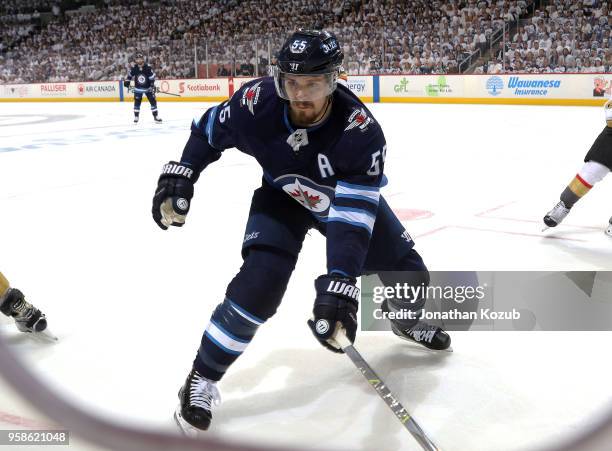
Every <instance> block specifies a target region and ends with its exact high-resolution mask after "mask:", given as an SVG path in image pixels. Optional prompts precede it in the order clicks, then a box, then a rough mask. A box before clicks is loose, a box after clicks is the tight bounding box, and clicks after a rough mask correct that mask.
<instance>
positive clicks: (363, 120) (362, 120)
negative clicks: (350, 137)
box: [344, 108, 374, 132]
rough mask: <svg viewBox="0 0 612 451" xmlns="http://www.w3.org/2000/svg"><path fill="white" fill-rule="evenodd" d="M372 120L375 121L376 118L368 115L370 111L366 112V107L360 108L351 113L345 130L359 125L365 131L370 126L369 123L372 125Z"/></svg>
mask: <svg viewBox="0 0 612 451" xmlns="http://www.w3.org/2000/svg"><path fill="white" fill-rule="evenodd" d="M372 122H374V119H372V118H371V117H370V116H368V113H366V111H365V109H363V108H360V109H358V110H355V111H353V112H352V113H351V115H350V116H349V118H348V123H349V124H348V125H347V127H346V128H345V129H344V131H345V132H346V131H348V130H351V129H353V128H355V127H359V130H361V131H365V130H366V129H367V128H368V125H370V124H371V123H372Z"/></svg>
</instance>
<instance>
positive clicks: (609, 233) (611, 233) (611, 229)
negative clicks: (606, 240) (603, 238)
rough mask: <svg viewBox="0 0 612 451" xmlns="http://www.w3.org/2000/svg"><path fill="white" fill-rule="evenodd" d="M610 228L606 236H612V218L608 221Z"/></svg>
mask: <svg viewBox="0 0 612 451" xmlns="http://www.w3.org/2000/svg"><path fill="white" fill-rule="evenodd" d="M608 223H609V224H608V228H607V229H606V235H608V236H612V218H610V220H609V221H608Z"/></svg>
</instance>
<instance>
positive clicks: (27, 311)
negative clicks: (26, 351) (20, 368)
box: [0, 288, 57, 341]
mask: <svg viewBox="0 0 612 451" xmlns="http://www.w3.org/2000/svg"><path fill="white" fill-rule="evenodd" d="M0 311H1V312H2V313H4V314H5V315H7V316H10V317H12V318H13V320H15V325H16V326H17V329H19V330H20V331H21V332H25V333H29V334H32V336H33V337H35V338H41V339H43V340H49V341H56V340H57V337H56V336H55V335H53V334H52V333H51V332H50V331H49V329H48V328H47V317H46V316H45V315H44V314H43V313H42V312H41V311H40V310H39V309H37V308H36V307H34V306H33V305H32V304H30V303H29V302H28V301H26V300H25V297H24V296H23V293H22V292H21V291H19V290H17V289H15V288H11V289H10V290H9V292H8V293H7V294H6V296H5V298H4V300H2V302H0Z"/></svg>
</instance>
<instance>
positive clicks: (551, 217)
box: [544, 201, 570, 230]
mask: <svg viewBox="0 0 612 451" xmlns="http://www.w3.org/2000/svg"><path fill="white" fill-rule="evenodd" d="M569 212H570V209H569V208H567V207H566V206H565V204H564V203H563V201H559V203H558V204H557V205H555V207H554V208H553V209H552V210H550V211H549V212H548V213H546V216H544V224H546V227H545V228H544V230H546V229H548V228H549V227H557V226H558V225H559V224H561V222H562V221H563V220H564V219H565V217H566V216H567V214H568V213H569Z"/></svg>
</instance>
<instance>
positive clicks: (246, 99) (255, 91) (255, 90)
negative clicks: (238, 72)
mask: <svg viewBox="0 0 612 451" xmlns="http://www.w3.org/2000/svg"><path fill="white" fill-rule="evenodd" d="M260 84H261V82H260V81H259V82H257V83H255V84H254V85H253V86H251V87H250V88H249V89H246V90H245V91H244V92H243V93H242V99H241V100H240V105H241V106H246V107H247V108H248V109H249V111H250V112H251V114H252V115H253V116H255V110H254V107H255V105H257V102H258V100H259V94H260V91H261V87H260V86H259V85H260Z"/></svg>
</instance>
